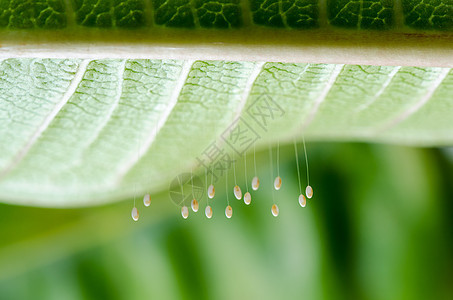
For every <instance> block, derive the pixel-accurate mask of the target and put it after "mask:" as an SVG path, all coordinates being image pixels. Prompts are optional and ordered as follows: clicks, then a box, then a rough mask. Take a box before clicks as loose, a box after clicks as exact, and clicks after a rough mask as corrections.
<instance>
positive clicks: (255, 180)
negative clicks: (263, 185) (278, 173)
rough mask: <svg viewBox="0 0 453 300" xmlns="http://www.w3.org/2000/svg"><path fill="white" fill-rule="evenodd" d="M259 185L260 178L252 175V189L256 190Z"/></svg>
mask: <svg viewBox="0 0 453 300" xmlns="http://www.w3.org/2000/svg"><path fill="white" fill-rule="evenodd" d="M259 187H260V180H259V178H258V176H255V177H253V179H252V189H253V190H254V191H256V190H257V189H258V188H259Z"/></svg>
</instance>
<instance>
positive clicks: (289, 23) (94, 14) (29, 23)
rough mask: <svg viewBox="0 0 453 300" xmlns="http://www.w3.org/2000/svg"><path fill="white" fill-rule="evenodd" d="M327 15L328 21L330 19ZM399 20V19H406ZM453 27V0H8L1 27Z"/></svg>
mask: <svg viewBox="0 0 453 300" xmlns="http://www.w3.org/2000/svg"><path fill="white" fill-rule="evenodd" d="M326 17H327V19H328V21H327V20H326V19H325V18H326ZM403 19H404V21H403V22H399V20H403ZM328 23H329V24H330V25H331V26H334V27H349V28H357V29H362V28H363V29H379V30H390V29H398V30H400V29H404V28H405V26H407V27H409V28H416V29H429V30H433V29H434V30H452V29H453V6H452V4H451V1H449V0H434V1H422V0H403V1H395V0H367V1H365V0H328V1H327V3H324V2H322V1H317V0H285V1H284V0H270V1H264V0H215V1H212V0H209V1H208V0H166V1H164V0H67V1H65V0H39V1H32V0H2V1H1V2H0V27H8V28H16V29H24V28H46V29H55V28H66V27H69V28H73V27H75V28H76V27H78V26H86V27H101V28H102V27H119V28H138V27H156V26H157V27H160V26H164V27H182V28H200V27H201V28H235V29H236V28H241V27H249V26H251V27H255V26H267V27H277V28H281V27H286V28H298V29H301V28H302V29H310V28H316V27H318V26H321V27H324V26H326V27H328Z"/></svg>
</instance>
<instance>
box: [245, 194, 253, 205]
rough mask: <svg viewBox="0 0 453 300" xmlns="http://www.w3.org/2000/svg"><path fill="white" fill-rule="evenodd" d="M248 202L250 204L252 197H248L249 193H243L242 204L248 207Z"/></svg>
mask: <svg viewBox="0 0 453 300" xmlns="http://www.w3.org/2000/svg"><path fill="white" fill-rule="evenodd" d="M250 202H252V196H251V195H250V193H249V192H247V193H245V195H244V203H245V204H247V205H249V204H250Z"/></svg>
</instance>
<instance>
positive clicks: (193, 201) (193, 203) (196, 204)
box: [190, 199, 198, 212]
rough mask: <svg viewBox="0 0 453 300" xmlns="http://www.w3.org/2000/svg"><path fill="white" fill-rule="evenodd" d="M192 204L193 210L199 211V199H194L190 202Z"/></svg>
mask: <svg viewBox="0 0 453 300" xmlns="http://www.w3.org/2000/svg"><path fill="white" fill-rule="evenodd" d="M190 206H191V207H192V210H193V211H194V212H197V211H198V201H197V199H193V200H192V203H190Z"/></svg>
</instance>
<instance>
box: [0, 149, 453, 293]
mask: <svg viewBox="0 0 453 300" xmlns="http://www.w3.org/2000/svg"><path fill="white" fill-rule="evenodd" d="M307 147H308V155H309V164H310V183H311V185H312V186H313V188H314V197H313V199H311V200H308V204H307V207H305V208H301V207H300V206H299V204H298V195H299V192H298V183H297V171H296V163H295V158H294V150H293V146H292V145H281V147H280V174H281V177H282V180H283V185H282V189H281V190H280V191H278V192H275V199H276V202H277V204H278V206H279V208H280V215H279V216H278V217H277V218H274V217H273V216H272V215H271V212H270V208H271V205H272V192H271V178H270V175H269V169H270V164H269V154H268V152H267V151H266V150H265V151H260V152H258V153H257V164H258V175H259V177H260V181H261V186H260V189H259V190H258V191H257V192H254V191H252V204H251V205H250V206H246V205H245V204H244V203H243V202H242V201H237V200H236V199H234V198H233V194H232V192H231V194H230V203H231V205H232V207H233V218H232V219H230V220H228V219H226V217H225V215H224V209H225V206H226V199H225V193H224V191H225V188H224V185H223V182H224V181H223V180H220V181H219V182H218V183H217V184H216V197H215V198H214V200H213V201H212V202H211V205H212V207H213V210H214V216H213V219H211V220H208V219H206V218H205V216H204V207H205V204H206V202H205V200H201V201H200V211H199V212H198V213H197V214H195V213H192V212H191V213H190V216H189V218H188V219H187V220H183V219H182V218H181V215H180V208H179V207H177V206H175V205H174V204H173V203H172V202H171V201H170V200H169V196H168V192H165V193H162V194H159V195H152V204H151V206H150V207H148V208H145V207H144V206H143V204H142V202H141V196H140V197H138V200H137V207H138V209H139V212H140V220H139V222H136V223H134V222H133V221H132V219H131V216H130V211H131V208H132V205H133V202H132V199H130V200H128V201H124V202H121V203H116V204H112V205H109V206H104V207H91V208H83V209H65V210H61V209H42V208H29V207H16V206H9V205H0V225H1V226H0V298H1V299H81V298H83V299H137V298H147V299H150V298H157V299H162V298H196V299H212V298H217V299H244V298H259V299H272V298H281V297H283V298H301V297H305V298H310V299H448V298H450V299H451V297H452V295H453V288H452V287H453V255H452V253H453V201H452V200H453V158H452V157H453V151H451V149H428V148H426V149H421V148H408V147H398V146H388V145H371V144H345V143H309V144H308V145H307ZM274 155H275V149H274ZM299 155H300V163H301V175H302V176H301V178H302V184H303V186H304V187H305V185H306V179H305V166H304V161H303V152H302V147H299ZM251 162H252V156H249V159H248V165H249V168H248V170H249V176H248V177H249V178H248V181H249V184H250V181H251V178H252V177H253V171H252V170H253V166H252V165H251ZM274 167H275V162H274ZM243 170H244V169H243V165H242V162H239V163H238V164H237V173H238V174H237V175H238V182H239V183H240V185H241V187H242V190H243V193H244V192H245V180H244V177H243ZM274 172H275V171H274ZM229 182H230V183H231V188H230V190H231V191H232V182H233V181H232V173H231V172H230V177H229ZM250 190H251V189H250Z"/></svg>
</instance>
